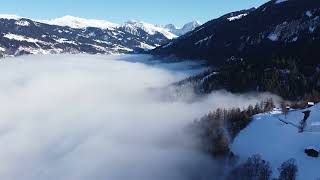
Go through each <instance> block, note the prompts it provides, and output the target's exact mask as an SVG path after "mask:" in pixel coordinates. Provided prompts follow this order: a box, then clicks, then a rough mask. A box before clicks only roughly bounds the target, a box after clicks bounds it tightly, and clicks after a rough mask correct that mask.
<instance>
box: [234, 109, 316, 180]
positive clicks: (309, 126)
mask: <svg viewBox="0 0 320 180" xmlns="http://www.w3.org/2000/svg"><path fill="white" fill-rule="evenodd" d="M306 110H310V111H311V114H310V117H309V118H308V119H307V123H306V126H305V128H304V132H302V133H300V132H299V129H298V127H297V126H299V125H300V122H301V120H303V119H304V114H303V112H304V111H306ZM308 147H314V148H316V149H318V150H320V105H319V104H318V105H316V106H314V107H311V108H308V109H304V110H292V111H290V112H289V114H288V115H287V116H286V117H285V115H284V114H282V113H281V112H280V111H274V112H272V113H267V114H262V115H257V116H255V118H254V121H253V122H252V123H251V124H250V125H249V127H247V128H246V129H244V130H243V131H242V132H241V133H240V134H239V135H238V137H236V139H235V140H234V142H233V144H232V146H231V149H232V151H233V152H234V153H235V154H237V155H239V156H240V157H241V159H242V160H245V159H246V158H248V157H249V156H252V155H255V154H260V155H261V156H262V158H263V159H265V160H267V161H269V162H270V164H271V166H272V168H273V173H274V175H275V176H277V172H278V171H277V168H278V167H280V165H281V164H282V163H283V162H284V161H286V160H288V159H290V158H294V159H295V160H296V161H297V165H298V169H299V172H298V179H301V180H305V179H308V180H309V179H310V180H316V179H317V178H320V173H319V167H320V158H312V157H309V156H307V155H306V154H305V153H304V150H305V149H306V148H308Z"/></svg>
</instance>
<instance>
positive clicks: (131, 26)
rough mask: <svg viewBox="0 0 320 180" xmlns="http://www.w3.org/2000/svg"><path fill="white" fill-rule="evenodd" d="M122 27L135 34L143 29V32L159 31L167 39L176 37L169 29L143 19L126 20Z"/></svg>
mask: <svg viewBox="0 0 320 180" xmlns="http://www.w3.org/2000/svg"><path fill="white" fill-rule="evenodd" d="M123 27H124V28H125V29H126V30H127V31H129V32H132V33H134V34H136V33H137V32H138V30H139V29H142V30H144V31H145V32H147V33H148V34H151V35H154V34H156V33H160V34H163V35H164V36H165V37H166V38H168V39H173V38H177V37H178V36H177V35H175V34H173V33H171V32H169V30H167V29H165V28H163V27H161V26H157V25H154V24H150V23H146V22H143V21H128V22H126V23H125V24H124V25H123Z"/></svg>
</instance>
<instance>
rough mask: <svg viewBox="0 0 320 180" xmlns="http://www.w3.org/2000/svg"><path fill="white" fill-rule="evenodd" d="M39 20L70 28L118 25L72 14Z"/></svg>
mask: <svg viewBox="0 0 320 180" xmlns="http://www.w3.org/2000/svg"><path fill="white" fill-rule="evenodd" d="M40 22H43V23H46V24H51V25H58V26H69V27H71V28H87V27H96V28H101V29H115V28H117V27H119V25H118V24H115V23H112V22H109V21H105V20H96V19H84V18H79V17H74V16H69V15H68V16H64V17H61V18H57V19H52V20H40Z"/></svg>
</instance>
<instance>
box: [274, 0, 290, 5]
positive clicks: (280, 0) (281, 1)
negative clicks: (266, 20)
mask: <svg viewBox="0 0 320 180" xmlns="http://www.w3.org/2000/svg"><path fill="white" fill-rule="evenodd" d="M287 1H288V0H276V2H275V4H280V3H283V2H287Z"/></svg>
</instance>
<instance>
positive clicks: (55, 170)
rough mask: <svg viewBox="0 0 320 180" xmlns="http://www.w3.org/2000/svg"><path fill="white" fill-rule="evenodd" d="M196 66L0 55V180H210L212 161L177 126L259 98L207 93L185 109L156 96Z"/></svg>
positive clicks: (180, 102) (148, 59) (115, 58)
mask: <svg viewBox="0 0 320 180" xmlns="http://www.w3.org/2000/svg"><path fill="white" fill-rule="evenodd" d="M201 69H202V67H201V66H199V65H198V64H194V63H190V62H184V63H159V61H157V60H154V59H151V57H149V56H92V55H49V56H23V57H17V58H7V59H2V60H1V61H0V147H1V148H0V179H6V180H9V179H10V180H21V179H23V180H44V179H46V180H60V179H63V180H81V179H94V180H100V179H101V180H102V179H104V180H106V179H108V180H122V179H131V180H151V179H152V180H164V179H165V180H171V179H172V180H173V179H174V180H179V179H180V180H187V179H201V177H212V176H213V175H212V174H210V173H212V172H213V171H212V169H213V168H214V166H215V162H214V161H212V160H211V158H210V157H208V156H206V155H205V154H203V153H201V152H199V151H198V149H197V148H196V143H195V142H197V141H196V140H194V139H193V138H192V137H190V136H189V135H188V134H187V133H186V131H184V127H185V126H186V125H188V124H189V123H190V122H192V121H193V120H194V119H196V118H199V117H201V116H202V115H204V114H206V113H208V112H209V111H211V110H213V109H215V108H216V107H218V106H219V107H245V106H247V105H248V104H253V103H256V102H257V101H258V99H261V97H259V98H258V97H256V96H253V95H252V96H251V95H241V96H240V95H232V94H230V93H226V92H214V93H212V94H210V95H208V97H205V98H200V99H197V100H195V101H192V103H191V102H190V101H186V100H185V99H184V98H185V97H184V96H181V97H180V98H177V99H172V100H169V99H168V98H164V97H163V96H166V93H167V92H166V90H165V89H163V91H156V90H154V89H157V88H164V87H167V86H168V85H169V84H171V83H173V82H176V81H178V80H181V79H183V78H185V77H187V76H189V75H191V74H193V73H195V72H199V71H200V70H201ZM168 93H169V91H168ZM168 96H169V97H170V95H169V94H168ZM186 96H188V97H187V99H189V98H190V97H191V98H192V96H193V95H192V92H191V94H190V93H188V94H186Z"/></svg>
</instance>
